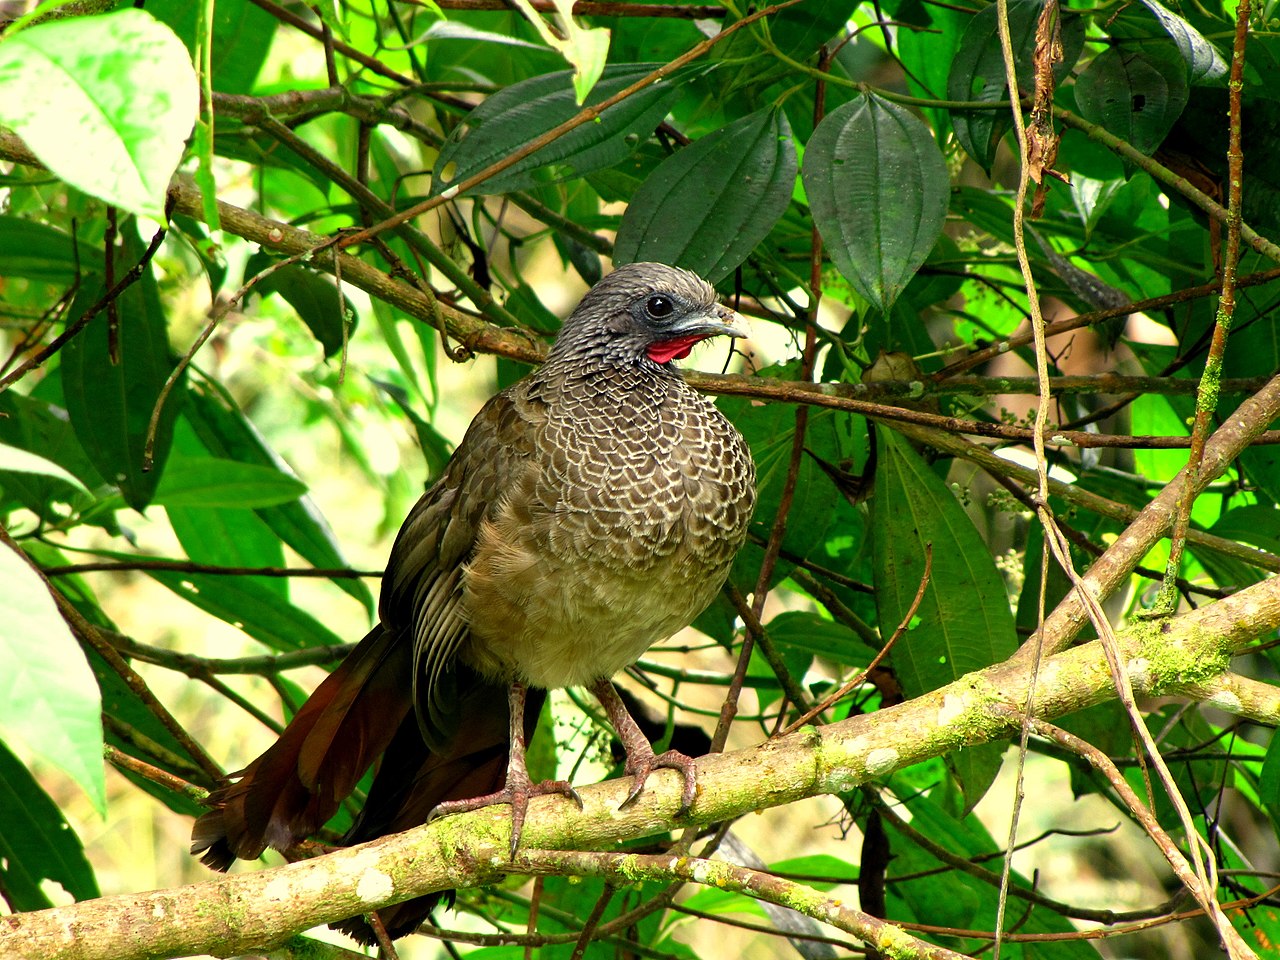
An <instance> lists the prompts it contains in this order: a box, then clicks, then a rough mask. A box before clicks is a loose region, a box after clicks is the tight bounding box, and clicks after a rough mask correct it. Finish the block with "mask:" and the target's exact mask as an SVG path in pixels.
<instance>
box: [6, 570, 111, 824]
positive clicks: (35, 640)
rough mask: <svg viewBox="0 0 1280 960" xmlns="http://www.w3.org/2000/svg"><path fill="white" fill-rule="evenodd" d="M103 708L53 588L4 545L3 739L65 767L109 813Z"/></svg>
mask: <svg viewBox="0 0 1280 960" xmlns="http://www.w3.org/2000/svg"><path fill="white" fill-rule="evenodd" d="M101 713H102V700H101V697H100V696H99V693H98V685H97V684H96V683H95V682H94V679H93V673H92V672H91V671H90V670H89V665H88V664H87V663H85V659H84V654H83V653H81V652H80V645H79V644H78V643H76V639H75V637H73V636H72V635H71V631H70V630H68V629H67V625H66V623H65V622H64V621H63V619H62V617H61V616H60V615H59V614H58V608H57V606H56V605H55V604H54V602H53V597H51V596H50V595H49V589H48V587H46V586H45V585H44V583H43V582H41V580H40V578H39V577H37V576H36V575H35V572H34V571H33V570H32V569H31V568H30V567H29V566H28V565H27V564H26V562H25V561H24V560H23V559H22V558H21V557H20V556H18V554H16V553H14V551H13V550H11V549H10V548H9V547H6V546H3V545H0V741H4V742H5V743H8V744H10V745H11V746H14V747H19V746H21V747H22V748H23V749H24V750H27V751H29V752H30V753H31V754H32V755H34V756H36V757H38V758H39V759H40V760H42V761H44V762H45V763H49V764H52V765H54V766H56V767H59V768H60V769H62V770H63V771H65V772H66V773H67V774H69V775H70V776H71V778H72V779H73V780H75V781H76V783H78V784H79V785H80V786H81V787H82V788H84V791H85V793H87V794H88V795H89V799H90V800H92V801H93V805H94V807H95V808H96V809H97V810H98V812H99V813H102V814H104V815H105V814H106V811H107V788H106V778H105V776H104V773H103V768H102V716H101Z"/></svg>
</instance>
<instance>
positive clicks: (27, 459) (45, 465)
mask: <svg viewBox="0 0 1280 960" xmlns="http://www.w3.org/2000/svg"><path fill="white" fill-rule="evenodd" d="M6 473H34V474H38V475H40V476H44V477H52V478H54V479H56V480H61V481H62V482H63V483H65V484H68V485H69V486H71V487H73V488H74V489H76V490H79V491H80V492H81V493H86V494H87V493H88V492H89V491H88V489H87V488H86V487H85V485H84V484H83V483H81V482H80V481H79V480H77V479H76V478H75V476H74V475H73V474H71V473H69V472H68V471H66V470H64V469H63V468H62V467H60V466H58V465H57V464H56V463H54V462H53V461H52V460H46V459H45V458H44V457H42V456H40V455H39V454H37V453H32V452H30V451H29V450H23V449H22V448H21V447H11V446H9V445H8V444H6V443H0V482H2V481H3V480H4V479H5V478H4V476H3V475H4V474H6Z"/></svg>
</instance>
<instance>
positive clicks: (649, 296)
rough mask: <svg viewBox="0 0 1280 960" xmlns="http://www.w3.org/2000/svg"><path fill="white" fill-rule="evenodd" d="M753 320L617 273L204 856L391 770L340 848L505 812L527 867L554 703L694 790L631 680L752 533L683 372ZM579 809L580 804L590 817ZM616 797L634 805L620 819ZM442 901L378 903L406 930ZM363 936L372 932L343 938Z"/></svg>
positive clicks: (245, 849) (329, 812) (264, 839)
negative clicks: (545, 707)
mask: <svg viewBox="0 0 1280 960" xmlns="http://www.w3.org/2000/svg"><path fill="white" fill-rule="evenodd" d="M746 333H747V330H746V326H745V321H744V320H743V319H742V317H741V316H739V315H738V314H737V313H736V312H735V311H734V310H732V309H730V308H729V307H726V306H723V305H721V304H720V303H719V302H718V300H717V296H716V292H715V289H714V288H713V287H712V286H711V285H710V284H709V283H707V282H706V281H705V280H703V279H702V278H700V277H698V276H697V275H696V274H694V273H691V272H689V271H686V270H683V269H680V268H677V267H672V266H668V265H665V264H659V263H631V264H625V265H622V266H619V267H617V268H616V269H615V270H614V271H613V272H612V273H610V274H608V275H607V276H606V277H604V278H603V279H602V280H600V281H599V282H598V283H597V284H596V285H595V286H593V287H592V288H591V289H590V290H589V291H588V292H587V293H586V294H585V295H584V296H583V298H582V300H581V301H580V303H579V304H578V306H577V307H576V308H575V309H574V310H573V311H572V312H571V313H570V315H569V316H568V318H567V319H566V320H565V321H564V323H563V324H562V326H561V329H560V332H559V334H558V336H557V337H556V340H555V342H554V344H553V345H552V347H551V349H550V351H549V352H548V355H547V358H546V362H545V363H544V364H543V365H542V366H541V367H539V368H538V369H536V370H535V371H533V372H532V373H530V374H529V375H528V376H526V377H525V378H524V379H522V380H520V381H518V382H517V383H515V384H513V385H512V386H510V387H508V388H507V389H505V390H503V391H502V392H500V393H498V394H497V395H495V396H494V397H493V398H492V399H490V400H489V401H488V402H487V403H485V404H484V406H483V407H482V408H481V410H480V412H479V413H478V414H477V415H476V417H475V419H474V420H473V421H472V422H471V425H470V426H469V428H468V429H467V431H466V433H465V435H464V437H463V440H462V442H461V443H460V444H459V445H458V447H457V449H456V450H455V451H454V453H453V456H452V457H451V458H450V460H449V462H448V464H447V465H446V466H445V468H444V470H443V472H442V474H441V475H440V478H439V479H438V480H437V481H436V482H435V483H434V484H433V485H432V486H431V487H430V488H429V489H427V491H426V492H425V493H424V494H423V495H422V497H421V499H419V500H418V502H417V503H416V504H415V505H414V507H413V508H412V509H411V510H410V512H409V515H408V517H407V518H406V520H405V522H404V524H403V526H402V527H401V529H400V532H399V534H398V535H397V537H396V540H395V544H394V546H393V547H392V550H391V556H390V558H389V560H388V562H387V566H386V570H385V573H384V575H383V579H382V589H381V595H380V598H379V607H378V614H379V622H378V624H377V625H376V626H375V627H374V628H373V629H372V630H371V631H370V632H369V634H368V635H367V636H366V637H365V638H364V639H363V640H362V641H361V642H360V643H359V644H357V645H356V647H355V648H354V649H353V650H352V651H351V653H350V654H348V656H347V657H346V659H345V660H344V661H343V662H342V663H341V664H340V665H339V666H338V667H337V668H336V669H335V670H334V671H333V672H332V673H331V674H330V675H329V676H328V677H327V678H326V679H325V680H324V681H323V682H322V683H321V684H320V685H319V686H318V687H317V688H316V690H315V692H314V693H312V695H311V696H310V698H309V699H308V700H307V701H306V703H305V704H304V705H303V706H302V708H301V709H300V710H299V711H298V712H297V714H296V715H295V716H294V717H293V719H292V720H291V721H290V722H289V724H288V726H287V727H286V728H285V730H284V732H283V733H282V734H281V736H280V737H279V739H278V740H277V741H276V742H275V743H274V744H273V745H272V746H271V747H269V748H268V749H267V750H266V752H265V753H263V754H262V755H261V756H260V757H258V758H257V759H256V760H254V761H253V762H252V763H250V764H249V765H248V766H247V767H245V768H244V769H243V770H242V771H240V772H239V773H238V774H233V775H232V776H231V777H229V778H228V779H227V780H226V781H225V782H224V783H222V784H221V785H219V786H218V787H217V789H215V790H214V791H213V793H212V794H211V796H210V798H209V800H208V803H209V805H210V809H209V810H208V812H206V813H204V814H203V815H202V816H200V817H199V818H198V819H197V821H196V823H195V826H194V828H193V831H192V845H191V850H192V853H193V854H196V855H199V856H201V858H202V860H203V861H204V863H206V864H207V865H208V866H210V867H213V868H214V869H217V870H226V869H227V868H228V867H229V866H230V865H231V863H232V862H233V861H234V860H236V859H246V860H249V859H256V858H257V857H259V856H261V854H262V853H263V851H264V850H265V849H266V848H268V847H272V848H275V849H278V850H285V849H288V848H289V847H290V846H292V845H294V844H296V843H297V842H298V841H300V840H302V839H304V838H306V837H308V836H310V835H311V834H313V833H315V832H316V831H317V830H318V829H319V828H320V827H321V826H322V825H323V824H324V823H325V822H326V821H327V820H328V819H329V818H330V817H331V816H333V814H334V813H335V812H336V811H337V809H338V807H339V805H340V804H341V803H342V801H343V800H344V799H345V798H346V797H347V796H348V795H350V793H351V792H352V791H353V790H354V789H355V787H356V785H357V784H358V783H359V781H360V780H361V778H362V777H363V776H364V774H365V773H366V771H367V770H369V768H370V767H372V766H373V765H374V764H375V762H376V763H377V771H376V773H375V776H374V779H373V782H372V785H371V786H370V788H369V792H368V796H367V798H366V800H365V803H364V806H363V808H362V809H361V811H360V813H359V814H358V815H357V816H356V818H355V821H354V823H353V824H352V826H351V828H350V829H349V830H348V832H347V833H346V835H345V836H344V837H343V838H342V843H343V845H353V844H357V843H363V842H365V841H368V840H372V839H375V838H377V837H381V836H385V835H388V834H391V833H397V832H400V831H402V830H407V829H409V828H411V827H415V826H418V825H420V824H422V823H425V822H427V821H428V820H429V819H431V818H433V817H436V816H441V815H447V814H452V813H458V812H461V811H464V810H471V809H477V808H479V807H482V806H487V805H490V804H497V803H506V804H510V805H511V809H512V814H511V815H512V830H511V853H512V856H513V857H514V855H515V853H516V849H517V847H518V844H519V840H520V834H521V828H522V826H523V823H524V819H525V810H526V807H527V805H528V801H529V799H530V797H533V796H537V795H540V794H549V793H550V794H561V795H564V796H566V797H569V798H570V799H572V800H575V801H577V794H576V792H575V791H574V790H573V788H572V787H571V786H570V785H569V784H568V783H566V782H564V781H547V782H544V783H532V782H531V781H530V777H529V774H528V772H527V769H526V766H525V749H526V746H527V743H528V740H529V738H530V737H531V736H532V734H533V728H534V726H535V725H536V722H537V717H538V714H539V712H540V710H541V707H542V704H543V702H544V700H545V697H546V691H548V690H551V689H556V688H562V687H569V686H585V687H587V688H588V689H590V690H591V692H592V693H593V694H594V696H595V697H596V698H597V699H598V700H599V701H600V703H601V706H602V707H603V708H604V710H605V713H606V715H607V716H608V718H609V721H610V723H611V724H612V726H613V727H614V730H615V732H616V733H617V735H618V739H619V740H620V741H621V743H622V745H623V749H624V751H625V753H626V757H627V759H626V762H625V765H624V771H625V773H626V774H627V775H629V776H631V777H633V778H634V781H633V785H632V788H631V791H630V793H629V795H628V797H627V799H626V801H625V803H630V802H631V801H633V800H634V799H635V798H636V797H637V796H638V795H639V794H640V792H641V790H642V789H643V787H644V783H645V779H646V778H647V777H648V775H649V774H650V773H651V772H652V771H653V770H655V769H659V768H663V767H667V768H673V769H675V770H677V771H678V772H680V774H681V775H682V776H683V784H684V789H683V791H682V797H681V807H680V811H679V812H680V813H681V814H684V813H687V812H688V810H689V808H690V807H691V806H692V804H693V802H694V800H695V796H696V772H695V765H694V761H693V760H691V759H690V758H689V757H687V756H685V755H684V754H681V753H679V752H677V751H667V752H665V753H662V754H655V753H654V750H653V747H652V746H651V745H650V743H649V741H648V740H647V739H646V738H645V736H644V734H643V733H642V732H641V731H640V729H639V727H638V726H637V724H636V722H635V720H634V719H633V718H632V717H631V715H630V714H629V712H628V711H627V708H626V706H625V705H624V703H623V701H622V700H621V698H620V697H619V694H618V692H617V690H616V689H615V688H614V686H613V684H612V682H611V679H610V678H612V677H613V676H614V675H615V674H617V673H618V672H620V671H622V670H624V669H625V668H627V667H629V666H631V665H632V664H634V663H635V662H636V661H637V660H638V659H639V658H640V657H641V655H643V654H644V652H645V651H646V650H647V649H648V648H649V647H650V646H651V645H652V644H653V643H655V642H657V641H659V640H662V639H665V638H667V637H669V636H671V635H672V634H673V633H675V632H676V631H678V630H680V629H681V628H683V627H685V626H687V625H688V624H689V623H691V622H692V621H693V619H694V618H695V617H696V616H697V615H698V614H699V613H701V612H702V611H703V610H704V609H705V608H706V607H707V606H708V605H709V604H710V603H711V601H712V600H713V599H714V598H715V596H716V594H717V592H718V591H719V590H720V588H721V587H722V586H723V584H724V582H725V580H726V578H727V576H728V573H729V569H730V566H731V564H732V562H733V559H734V556H735V555H736V554H737V552H738V550H739V548H740V547H741V546H742V544H743V542H744V540H745V539H746V536H747V528H748V524H749V522H750V520H751V515H752V511H753V510H754V507H755V499H756V487H755V467H754V464H753V461H752V458H751V452H750V450H749V449H748V446H747V444H746V442H745V440H744V439H743V437H742V435H741V434H740V433H739V432H738V430H737V429H736V428H735V427H734V426H733V424H731V423H730V422H729V420H728V419H726V418H725V417H724V416H723V414H721V413H720V411H719V410H718V409H717V408H716V406H715V404H714V403H713V402H711V401H710V400H709V399H707V398H706V397H704V396H703V395H702V394H700V393H698V392H697V391H695V390H694V389H693V388H692V387H690V386H689V385H688V383H686V382H685V379H684V377H683V376H682V375H681V373H680V372H679V370H678V369H677V368H676V367H675V366H674V364H673V361H674V360H677V359H682V358H684V357H686V356H688V354H689V352H690V350H691V349H692V347H693V346H694V345H695V344H696V343H698V342H699V341H701V340H705V339H707V338H709V337H716V336H727V337H742V336H745V335H746ZM577 802H578V803H579V805H580V803H581V802H580V801H577ZM625 803H624V805H625ZM444 896H447V894H431V895H428V896H425V897H419V898H416V899H414V900H409V901H406V902H403V903H400V904H395V905H393V906H390V907H387V908H384V909H383V910H381V911H379V914H378V918H379V921H380V922H381V923H382V925H383V927H384V928H385V930H386V932H387V934H388V935H389V936H390V937H392V938H397V937H400V936H403V935H405V934H406V933H409V932H412V931H413V930H414V929H416V928H417V927H418V926H419V924H420V923H421V922H422V920H424V919H425V918H426V917H427V916H429V915H430V912H431V911H432V910H433V909H434V908H435V906H436V905H437V903H439V902H440V900H441V899H442V897H444ZM335 926H336V927H337V928H338V929H341V930H344V931H346V932H347V933H349V934H351V935H352V936H354V937H355V938H356V939H357V940H359V941H361V942H364V943H371V942H373V940H374V934H373V931H372V929H371V928H370V927H369V925H368V924H367V923H366V921H365V920H364V919H362V918H359V917H356V918H351V919H349V920H346V921H342V922H339V923H337V924H335Z"/></svg>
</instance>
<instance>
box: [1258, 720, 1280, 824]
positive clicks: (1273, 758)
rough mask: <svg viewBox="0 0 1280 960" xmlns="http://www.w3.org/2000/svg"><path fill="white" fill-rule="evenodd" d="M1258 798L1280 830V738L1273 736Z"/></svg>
mask: <svg viewBox="0 0 1280 960" xmlns="http://www.w3.org/2000/svg"><path fill="white" fill-rule="evenodd" d="M1258 796H1259V799H1261V800H1262V804H1263V806H1265V807H1266V808H1267V811H1268V812H1269V813H1270V814H1271V822H1272V823H1273V824H1275V825H1276V827H1277V829H1280V737H1277V736H1275V735H1274V734H1272V737H1271V743H1269V744H1268V745H1267V755H1266V757H1265V758H1264V759H1263V761H1262V773H1261V775H1260V776H1259V777H1258Z"/></svg>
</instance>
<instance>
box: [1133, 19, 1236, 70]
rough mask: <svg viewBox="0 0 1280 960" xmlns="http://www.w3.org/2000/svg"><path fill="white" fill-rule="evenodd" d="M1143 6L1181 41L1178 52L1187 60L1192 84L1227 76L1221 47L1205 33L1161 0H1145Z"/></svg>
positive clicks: (1176, 41) (1172, 36)
mask: <svg viewBox="0 0 1280 960" xmlns="http://www.w3.org/2000/svg"><path fill="white" fill-rule="evenodd" d="M1142 5H1143V6H1145V7H1146V8H1147V9H1148V10H1150V11H1151V12H1152V13H1153V14H1154V15H1155V18H1156V19H1157V20H1158V21H1160V26H1162V27H1164V29H1165V32H1166V33H1168V34H1169V38H1170V39H1171V40H1173V42H1174V43H1175V44H1177V46H1178V52H1179V53H1181V54H1182V58H1183V60H1185V61H1186V64H1187V74H1188V79H1189V80H1190V81H1191V82H1192V83H1200V82H1201V81H1204V80H1217V79H1218V78H1219V77H1223V76H1226V73H1227V63H1226V61H1225V60H1223V59H1222V54H1220V53H1218V49H1217V47H1215V46H1214V45H1213V44H1212V43H1210V42H1209V41H1208V40H1206V39H1205V38H1204V34H1202V33H1201V32H1200V31H1199V30H1197V29H1196V28H1195V27H1193V26H1192V25H1191V24H1189V23H1187V21H1186V20H1184V19H1182V17H1180V16H1178V15H1177V14H1176V13H1174V12H1173V11H1172V10H1170V9H1169V8H1168V7H1165V6H1164V5H1163V4H1161V3H1160V2H1159V0H1142Z"/></svg>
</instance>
